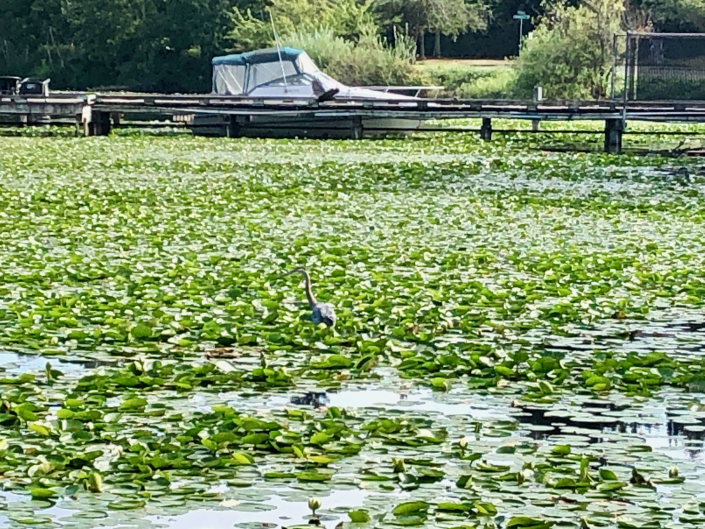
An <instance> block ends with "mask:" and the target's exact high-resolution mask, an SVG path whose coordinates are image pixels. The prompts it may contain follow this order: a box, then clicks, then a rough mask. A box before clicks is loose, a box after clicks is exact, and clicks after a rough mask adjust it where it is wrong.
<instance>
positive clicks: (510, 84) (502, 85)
mask: <svg viewBox="0 0 705 529" xmlns="http://www.w3.org/2000/svg"><path fill="white" fill-rule="evenodd" d="M417 67H418V68H420V69H421V70H422V71H423V73H424V75H426V76H427V77H428V80H429V82H430V83H431V84H434V85H442V86H444V87H445V89H444V90H443V92H442V93H441V94H440V95H441V97H457V98H459V99H509V98H511V97H513V95H514V83H515V80H516V70H515V69H514V68H513V66H512V65H511V64H510V63H509V62H506V63H505V64H502V65H497V66H473V65H468V64H467V63H463V62H456V61H452V60H450V61H438V62H436V61H431V62H428V63H426V64H423V65H419V66H417Z"/></svg>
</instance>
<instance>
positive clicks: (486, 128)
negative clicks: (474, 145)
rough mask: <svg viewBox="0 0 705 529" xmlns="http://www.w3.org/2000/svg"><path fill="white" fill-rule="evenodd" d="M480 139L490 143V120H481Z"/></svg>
mask: <svg viewBox="0 0 705 529" xmlns="http://www.w3.org/2000/svg"><path fill="white" fill-rule="evenodd" d="M480 138H482V139H483V140H485V141H492V118H482V128H480Z"/></svg>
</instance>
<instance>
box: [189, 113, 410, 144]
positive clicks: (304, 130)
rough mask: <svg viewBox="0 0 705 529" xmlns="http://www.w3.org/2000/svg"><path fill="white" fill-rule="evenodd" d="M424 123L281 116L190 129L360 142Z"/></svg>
mask: <svg viewBox="0 0 705 529" xmlns="http://www.w3.org/2000/svg"><path fill="white" fill-rule="evenodd" d="M422 123H423V121H422V120H419V119H399V118H364V117H363V118H361V119H356V118H352V117H349V116H344V117H330V118H320V117H317V118H303V117H286V116H284V117H282V116H256V115H254V116H237V117H236V116H230V115H212V114H204V115H196V116H194V118H193V119H192V120H191V122H190V123H189V128H190V129H191V130H192V132H193V133H194V134H195V135H197V136H220V137H232V138H237V137H257V138H318V139H328V138H329V139H361V138H373V137H379V136H387V135H394V134H401V135H407V134H409V133H411V132H413V131H415V130H417V129H418V128H419V127H420V126H421V124H422Z"/></svg>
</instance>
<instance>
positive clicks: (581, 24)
mask: <svg viewBox="0 0 705 529" xmlns="http://www.w3.org/2000/svg"><path fill="white" fill-rule="evenodd" d="M623 9H624V8H623V0H594V1H592V2H590V3H584V4H582V5H581V6H580V7H577V8H576V7H565V6H559V7H557V8H556V9H555V10H554V11H552V12H550V13H548V14H547V15H546V16H545V17H544V18H543V19H542V20H541V22H540V23H539V25H538V27H537V28H536V29H535V30H534V32H533V33H532V34H531V35H530V37H529V38H528V39H527V40H526V41H525V44H524V46H523V49H522V50H521V54H520V56H519V62H518V76H517V80H516V88H517V91H518V95H519V96H520V97H530V96H531V93H532V91H533V88H534V86H537V85H539V86H542V87H543V90H544V94H545V95H546V97H548V98H560V99H574V100H576V99H588V98H593V99H601V98H604V97H605V96H607V94H608V93H609V92H608V90H609V84H610V69H611V66H612V39H613V35H614V34H615V33H618V32H619V31H620V16H621V14H622V11H623Z"/></svg>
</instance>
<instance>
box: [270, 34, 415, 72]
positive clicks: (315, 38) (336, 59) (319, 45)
mask: <svg viewBox="0 0 705 529" xmlns="http://www.w3.org/2000/svg"><path fill="white" fill-rule="evenodd" d="M282 41H283V42H284V44H285V45H287V46H292V47H294V48H300V49H302V50H305V51H306V53H308V54H309V55H310V56H311V58H312V59H313V60H314V62H316V64H318V66H319V67H320V68H321V69H322V70H323V71H325V72H326V73H327V74H328V75H330V76H331V77H334V78H335V79H337V80H338V81H340V82H341V83H344V84H348V85H351V86H370V85H405V84H418V83H423V82H424V81H425V79H424V76H423V74H422V73H421V72H419V71H418V70H416V69H415V68H414V66H413V61H414V57H415V53H416V45H415V43H414V42H413V39H410V38H409V37H407V36H404V35H399V36H397V38H396V45H395V46H391V45H389V44H388V43H387V42H386V41H385V40H384V39H383V38H382V37H380V36H379V35H377V34H376V33H375V31H373V30H371V29H364V30H363V31H362V32H361V33H360V36H359V38H358V39H357V40H347V39H344V38H342V37H339V36H337V35H336V33H335V31H334V30H333V29H331V28H327V27H324V28H319V29H316V30H315V31H296V32H292V33H290V34H289V35H287V36H285V37H284V38H283V39H282Z"/></svg>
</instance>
